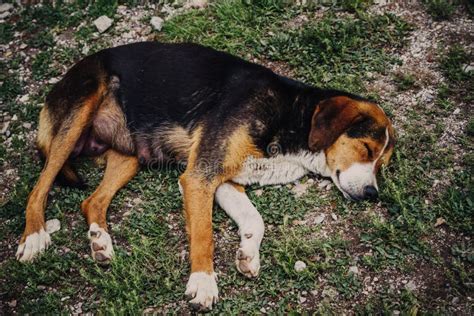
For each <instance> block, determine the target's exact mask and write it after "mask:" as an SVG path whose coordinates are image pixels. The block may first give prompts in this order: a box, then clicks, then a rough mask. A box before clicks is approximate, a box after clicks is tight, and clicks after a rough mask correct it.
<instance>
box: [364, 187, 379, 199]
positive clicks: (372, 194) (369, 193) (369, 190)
mask: <svg viewBox="0 0 474 316" xmlns="http://www.w3.org/2000/svg"><path fill="white" fill-rule="evenodd" d="M378 196H379V192H378V191H377V189H376V188H375V187H374V186H373V185H368V186H366V187H365V188H364V198H365V199H367V200H375V199H377V198H378Z"/></svg>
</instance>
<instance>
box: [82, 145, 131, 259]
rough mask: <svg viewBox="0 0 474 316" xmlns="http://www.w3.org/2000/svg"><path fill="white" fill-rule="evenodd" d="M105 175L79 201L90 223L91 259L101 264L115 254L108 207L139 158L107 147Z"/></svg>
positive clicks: (129, 177)
mask: <svg viewBox="0 0 474 316" xmlns="http://www.w3.org/2000/svg"><path fill="white" fill-rule="evenodd" d="M104 155H105V160H106V167H105V173H104V178H103V179H102V182H101V183H100V184H99V186H98V187H97V189H96V190H95V192H94V193H92V195H91V196H90V197H88V198H87V199H86V200H84V202H82V204H81V209H82V212H83V214H84V216H85V217H86V219H87V223H88V225H89V234H88V236H89V239H90V245H91V251H92V258H94V259H95V260H96V261H97V262H99V263H101V264H106V263H109V262H110V260H111V259H112V256H113V254H114V250H113V246H112V239H111V238H110V235H109V233H108V232H107V223H106V214H107V208H108V207H109V205H110V202H111V201H112V198H113V197H114V195H115V193H117V191H118V190H120V188H122V187H123V186H124V185H126V184H127V183H128V182H129V181H130V180H131V179H132V178H133V177H134V176H135V174H136V173H137V171H138V166H139V164H138V159H137V157H135V156H126V155H123V154H120V153H118V152H117V151H115V150H113V149H109V150H108V151H107V152H106V153H105V154H104Z"/></svg>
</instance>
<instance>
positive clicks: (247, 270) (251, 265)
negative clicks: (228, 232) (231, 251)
mask: <svg viewBox="0 0 474 316" xmlns="http://www.w3.org/2000/svg"><path fill="white" fill-rule="evenodd" d="M244 238H245V237H244ZM259 248H260V247H259V245H258V243H257V242H256V241H255V240H253V239H252V238H250V239H246V240H242V242H241V243H240V248H239V250H237V254H236V256H235V265H236V267H237V270H239V272H240V273H242V274H243V275H245V276H246V277H249V278H252V277H256V276H257V275H258V272H259V271H260V253H259Z"/></svg>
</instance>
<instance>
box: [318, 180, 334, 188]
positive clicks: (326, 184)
mask: <svg viewBox="0 0 474 316" xmlns="http://www.w3.org/2000/svg"><path fill="white" fill-rule="evenodd" d="M330 184H331V181H329V180H323V181H321V182H319V184H318V187H320V188H321V189H322V188H325V187H327V186H328V185H330Z"/></svg>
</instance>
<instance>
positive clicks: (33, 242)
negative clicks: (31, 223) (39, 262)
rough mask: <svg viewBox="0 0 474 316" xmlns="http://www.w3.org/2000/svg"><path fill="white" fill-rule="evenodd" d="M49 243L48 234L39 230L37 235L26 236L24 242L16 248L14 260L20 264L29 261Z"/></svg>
mask: <svg viewBox="0 0 474 316" xmlns="http://www.w3.org/2000/svg"><path fill="white" fill-rule="evenodd" d="M50 243H51V237H49V234H48V233H47V232H46V231H45V230H44V229H43V228H41V230H40V231H39V232H37V233H33V234H31V235H28V236H27V237H26V239H25V242H24V243H22V244H20V245H19V246H18V250H17V252H16V258H17V259H18V260H20V261H22V262H26V261H31V260H33V259H34V258H35V257H36V256H37V255H39V254H40V253H41V252H43V251H44V250H45V249H46V248H48V246H49V244H50Z"/></svg>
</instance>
